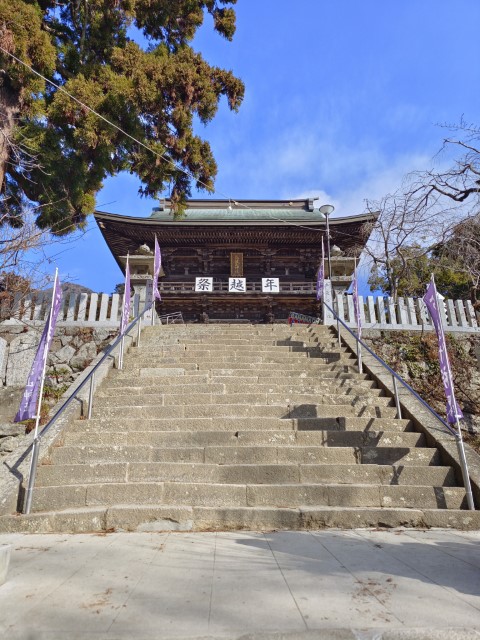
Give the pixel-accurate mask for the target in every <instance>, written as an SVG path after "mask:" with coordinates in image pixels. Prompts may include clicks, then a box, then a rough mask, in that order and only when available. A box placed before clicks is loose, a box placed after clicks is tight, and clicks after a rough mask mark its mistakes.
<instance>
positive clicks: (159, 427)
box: [62, 415, 412, 439]
mask: <svg viewBox="0 0 480 640" xmlns="http://www.w3.org/2000/svg"><path fill="white" fill-rule="evenodd" d="M259 428H260V429H261V432H272V431H281V432H285V433H287V434H289V433H291V432H293V431H298V432H312V431H315V430H332V431H333V430H336V431H339V432H341V431H352V430H354V431H356V430H361V431H366V432H367V433H372V434H377V433H378V431H379V430H380V431H382V430H384V429H388V430H389V431H398V432H403V431H404V430H411V429H412V423H411V422H410V421H409V420H397V419H393V418H372V417H371V416H362V417H359V416H345V415H344V416H332V417H327V418H319V417H314V418H308V417H306V418H265V417H263V418H262V419H260V420H259V419H258V418H256V417H253V418H251V417H241V418H240V417H237V416H235V417H231V416H227V417H219V416H214V417H212V416H210V417H204V418H196V417H193V418H143V419H142V420H137V419H135V418H123V419H122V421H121V426H119V421H118V419H117V418H116V417H113V418H93V419H92V420H89V421H88V422H86V421H85V420H75V421H74V422H73V423H72V425H71V426H70V428H69V430H68V432H67V433H66V434H64V435H63V436H62V438H63V439H65V438H67V437H68V434H69V433H82V434H98V433H102V434H103V433H104V434H107V435H106V437H115V436H114V435H111V434H112V433H120V432H121V431H125V430H127V431H128V433H130V434H131V437H132V438H137V437H139V436H138V434H137V432H148V433H152V432H157V433H159V434H160V435H161V434H162V432H169V431H177V432H178V431H187V432H199V433H202V432H203V431H214V430H217V431H218V430H220V431H227V432H230V434H231V435H233V436H234V435H236V434H237V433H241V431H243V430H245V431H249V432H252V433H253V432H258V430H259Z"/></svg>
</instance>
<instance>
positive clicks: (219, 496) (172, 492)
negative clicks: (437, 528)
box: [35, 481, 465, 511]
mask: <svg viewBox="0 0 480 640" xmlns="http://www.w3.org/2000/svg"><path fill="white" fill-rule="evenodd" d="M105 503H107V504H122V503H123V504H130V505H134V504H141V505H144V504H164V505H176V506H206V507H256V506H262V507H278V508H295V507H297V506H298V505H299V504H301V505H302V506H325V507H326V506H344V507H350V508H354V507H357V506H362V507H407V508H410V509H415V508H419V507H423V508H429V509H433V508H435V507H437V508H443V509H460V508H462V507H463V506H464V503H465V492H464V491H462V489H460V488H459V487H432V486H409V485H382V486H378V485H370V484H369V485H363V484H359V483H357V484H355V485H347V484H326V483H322V484H306V483H305V484H298V483H296V484H231V483H229V484H216V483H201V482H153V481H148V482H130V483H109V484H85V485H63V486H61V487H38V488H37V489H36V496H35V504H36V509H35V510H36V511H39V510H42V511H46V510H48V509H52V508H55V509H71V508H75V507H77V508H81V507H89V506H98V505H104V504H105Z"/></svg>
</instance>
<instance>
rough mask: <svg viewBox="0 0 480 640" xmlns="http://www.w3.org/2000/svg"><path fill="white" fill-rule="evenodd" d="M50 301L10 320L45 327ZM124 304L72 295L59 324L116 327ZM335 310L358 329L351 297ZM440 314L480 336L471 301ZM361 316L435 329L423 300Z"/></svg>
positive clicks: (450, 326)
mask: <svg viewBox="0 0 480 640" xmlns="http://www.w3.org/2000/svg"><path fill="white" fill-rule="evenodd" d="M326 293H327V290H326ZM328 293H330V292H328ZM330 295H331V294H330ZM330 295H326V297H325V301H326V302H327V303H328V304H330V306H332V304H331V302H329V300H331V298H330ZM327 298H328V299H327ZM50 300H51V293H50V294H41V293H40V294H32V295H29V296H26V297H20V296H18V297H17V298H16V299H15V301H14V305H13V311H12V313H11V314H10V317H12V318H15V319H17V320H20V321H22V322H24V323H25V324H35V323H39V324H41V323H44V322H45V320H46V319H47V316H48V313H49V310H50ZM122 304H123V295H119V294H117V293H115V294H113V295H111V296H109V295H108V294H106V293H80V294H78V293H72V294H70V295H67V296H64V300H63V306H62V309H61V311H60V314H59V317H58V321H57V322H58V324H64V325H66V324H76V325H84V326H91V325H95V326H98V325H103V326H115V325H118V323H119V322H120V315H121V309H122ZM333 308H334V310H335V311H336V312H337V313H338V315H339V316H340V318H341V319H342V320H343V321H344V322H345V323H346V324H347V325H348V326H351V327H355V326H356V322H355V316H354V311H353V297H352V296H351V295H346V294H344V293H335V294H334V296H333ZM139 309H140V296H139V295H138V294H135V295H134V296H133V299H132V311H131V314H132V317H135V316H137V315H138V312H139ZM441 312H442V313H443V316H444V317H443V321H444V326H445V329H446V330H447V331H458V332H464V333H480V328H479V326H478V321H477V317H476V314H475V311H474V309H473V305H472V303H471V302H470V301H468V300H467V301H464V300H445V303H444V309H443V310H442V309H441ZM360 313H361V316H362V326H363V327H364V328H365V329H381V330H386V329H396V330H409V331H411V330H417V331H421V330H422V329H427V330H428V329H432V328H433V327H432V323H431V320H430V315H429V313H428V310H427V308H426V306H425V304H424V303H423V301H422V299H421V298H399V299H398V301H397V303H396V304H394V302H393V300H392V298H381V297H378V298H374V297H373V296H367V297H366V298H362V297H361V296H360ZM329 315H330V314H328V313H326V314H325V320H326V323H327V324H335V323H334V321H333V320H332V318H329Z"/></svg>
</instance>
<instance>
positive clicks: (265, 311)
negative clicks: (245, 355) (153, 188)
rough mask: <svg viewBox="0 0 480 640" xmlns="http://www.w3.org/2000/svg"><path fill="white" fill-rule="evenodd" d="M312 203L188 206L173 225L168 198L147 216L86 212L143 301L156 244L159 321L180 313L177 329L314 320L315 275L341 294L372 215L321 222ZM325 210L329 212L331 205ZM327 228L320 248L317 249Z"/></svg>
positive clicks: (224, 202)
mask: <svg viewBox="0 0 480 640" xmlns="http://www.w3.org/2000/svg"><path fill="white" fill-rule="evenodd" d="M315 204H316V203H315V200H314V199H302V200H268V201H267V200H256V201H254V200H238V201H233V200H189V201H188V204H187V209H186V212H185V215H184V217H183V218H182V219H181V220H178V219H174V216H173V214H172V211H171V208H170V202H169V200H168V199H166V200H164V201H162V202H161V205H160V206H159V207H157V208H155V209H154V210H153V212H152V214H151V216H150V217H148V218H138V217H131V216H120V215H115V214H111V213H102V212H96V213H95V219H96V221H97V224H98V226H99V228H100V230H101V232H102V234H103V237H104V238H105V241H106V243H107V245H108V247H109V248H110V251H111V252H112V254H113V256H114V258H115V260H116V261H117V264H118V265H119V267H120V268H121V269H122V271H123V272H124V271H125V264H126V259H127V255H128V256H129V263H130V271H131V282H132V285H133V287H134V288H135V290H136V291H137V292H139V293H141V295H142V296H145V291H146V285H147V282H148V281H150V282H151V279H152V273H153V247H154V241H155V236H156V237H157V240H158V243H159V245H160V249H161V254H162V271H161V273H160V279H159V290H160V292H161V295H162V301H161V302H160V303H157V312H158V313H159V314H162V315H163V314H168V313H175V312H178V311H181V312H182V314H183V317H184V318H185V319H186V320H187V321H194V320H200V321H202V320H203V321H206V320H207V319H208V320H211V321H214V320H242V319H244V320H253V321H268V322H272V321H274V320H276V321H277V320H284V319H286V318H287V317H288V315H289V313H290V312H296V313H301V314H306V315H318V313H319V304H318V303H317V300H316V295H315V293H316V276H317V272H318V268H319V265H320V263H321V256H322V239H323V242H324V246H325V272H326V277H329V265H328V263H329V262H330V267H331V272H332V273H331V280H332V285H333V287H334V289H336V290H345V289H346V288H348V286H349V284H350V282H351V280H352V276H353V269H354V259H355V256H357V257H358V256H359V255H360V253H361V251H362V249H363V247H364V245H365V242H366V239H367V234H366V233H365V230H366V228H368V227H366V226H365V225H369V224H370V223H371V222H373V221H374V220H375V215H372V214H368V215H360V216H349V217H342V218H334V219H329V220H328V221H327V219H326V217H325V215H323V214H322V213H320V212H319V210H318V206H317V207H316V206H315ZM332 208H333V207H332ZM327 222H328V227H329V234H330V241H329V243H328V241H327ZM328 247H330V261H328V260H327V254H328Z"/></svg>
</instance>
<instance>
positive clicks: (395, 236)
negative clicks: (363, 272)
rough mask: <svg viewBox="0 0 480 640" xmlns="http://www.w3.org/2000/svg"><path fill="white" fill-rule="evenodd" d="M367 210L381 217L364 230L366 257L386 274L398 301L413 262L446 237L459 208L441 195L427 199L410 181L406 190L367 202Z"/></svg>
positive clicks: (371, 266)
mask: <svg viewBox="0 0 480 640" xmlns="http://www.w3.org/2000/svg"><path fill="white" fill-rule="evenodd" d="M367 210H368V211H369V212H371V213H373V212H376V213H377V214H378V217H377V218H376V220H374V221H373V222H372V223H370V224H369V225H366V226H365V228H364V233H365V238H369V240H368V242H367V245H366V247H365V250H364V255H365V256H366V259H367V261H368V262H369V263H370V268H371V269H372V271H373V272H382V274H383V276H384V277H385V279H386V281H387V282H388V285H389V286H388V288H389V290H390V292H391V295H392V297H393V298H394V300H396V299H397V296H398V284H399V281H400V280H401V279H402V278H403V277H405V275H406V274H407V272H408V270H409V268H410V263H411V262H412V261H414V260H418V258H420V257H421V256H423V255H427V254H428V253H429V252H430V251H431V250H432V249H433V248H434V247H435V246H438V244H439V243H442V242H443V241H444V239H445V238H446V236H447V234H448V233H449V230H450V229H451V226H452V222H451V220H452V215H454V213H455V207H453V206H445V202H444V201H443V198H442V196H441V195H440V194H437V195H436V196H434V195H431V197H430V198H428V199H425V197H424V194H423V193H419V191H418V188H417V185H416V184H412V183H411V182H409V178H407V179H406V181H405V184H404V188H403V189H400V190H398V191H397V192H395V193H393V194H389V195H387V196H385V197H384V198H382V199H381V200H379V201H367ZM412 247H415V251H412Z"/></svg>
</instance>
